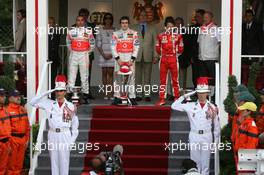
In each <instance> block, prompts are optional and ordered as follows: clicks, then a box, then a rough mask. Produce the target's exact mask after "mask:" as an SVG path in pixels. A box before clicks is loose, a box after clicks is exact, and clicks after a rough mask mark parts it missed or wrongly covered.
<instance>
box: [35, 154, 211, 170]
mask: <svg viewBox="0 0 264 175" xmlns="http://www.w3.org/2000/svg"><path fill="white" fill-rule="evenodd" d="M94 156H96V155H92V154H91V155H90V156H89V158H93V157H94ZM84 157H85V156H84V155H71V157H70V165H71V167H82V165H83V163H84ZM186 158H189V156H169V157H168V159H169V162H170V164H171V165H172V166H173V168H174V169H177V168H181V163H182V161H183V160H184V159H186ZM166 159H167V156H165V157H164V156H154V155H152V156H151V155H150V156H142V155H124V156H122V160H123V161H124V162H128V161H132V162H138V165H135V167H133V168H136V167H139V166H140V165H141V163H143V162H146V163H147V164H149V166H150V168H151V166H152V164H151V162H149V161H150V160H152V161H154V162H156V161H157V162H164V160H166ZM89 160H90V159H89ZM213 160H214V159H213V157H212V158H211V162H212V163H211V164H210V168H211V169H213V168H214V164H213ZM140 162H141V163H140ZM38 166H39V167H49V166H50V158H49V154H42V155H40V156H39V158H38ZM156 168H158V167H156Z"/></svg>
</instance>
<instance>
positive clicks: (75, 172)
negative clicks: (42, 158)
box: [35, 165, 83, 175]
mask: <svg viewBox="0 0 264 175" xmlns="http://www.w3.org/2000/svg"><path fill="white" fill-rule="evenodd" d="M80 166H81V165H80ZM80 166H79V167H70V169H69V175H80V174H82V169H83V167H80ZM35 174H36V175H50V174H51V168H50V166H45V167H38V168H37V169H36V171H35Z"/></svg>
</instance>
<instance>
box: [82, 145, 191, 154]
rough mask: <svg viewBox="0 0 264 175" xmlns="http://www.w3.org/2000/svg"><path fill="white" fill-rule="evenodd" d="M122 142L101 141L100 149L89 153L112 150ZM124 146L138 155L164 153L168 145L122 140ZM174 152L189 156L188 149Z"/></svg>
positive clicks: (128, 152)
mask: <svg viewBox="0 0 264 175" xmlns="http://www.w3.org/2000/svg"><path fill="white" fill-rule="evenodd" d="M118 144H120V142H108V143H107V142H100V146H99V147H100V149H99V150H97V151H88V152H87V154H88V155H89V154H93V155H97V154H99V153H100V152H105V151H112V150H113V147H114V146H115V145H118ZM122 146H123V148H124V154H130V153H133V154H136V155H163V154H164V151H166V150H165V148H166V145H165V144H164V143H156V142H153V143H151V142H150V143H146V142H144V143H142V142H122ZM174 154H176V155H180V156H189V152H188V150H186V151H181V150H178V151H175V152H174Z"/></svg>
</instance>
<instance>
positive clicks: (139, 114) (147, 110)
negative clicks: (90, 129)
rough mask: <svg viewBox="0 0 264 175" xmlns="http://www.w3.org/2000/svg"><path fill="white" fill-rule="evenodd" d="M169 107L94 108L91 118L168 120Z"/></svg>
mask: <svg viewBox="0 0 264 175" xmlns="http://www.w3.org/2000/svg"><path fill="white" fill-rule="evenodd" d="M113 111H114V112H113ZM170 113H171V110H170V107H157V106H136V107H113V106H96V107H94V108H93V118H106V117H107V118H141V119H142V118H161V119H162V118H164V119H168V118H170Z"/></svg>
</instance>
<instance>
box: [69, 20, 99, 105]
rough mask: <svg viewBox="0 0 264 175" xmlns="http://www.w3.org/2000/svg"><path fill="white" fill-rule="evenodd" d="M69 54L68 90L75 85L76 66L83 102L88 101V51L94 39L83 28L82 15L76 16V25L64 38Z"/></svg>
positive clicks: (91, 47) (91, 34) (89, 32)
mask: <svg viewBox="0 0 264 175" xmlns="http://www.w3.org/2000/svg"><path fill="white" fill-rule="evenodd" d="M66 42H67V46H68V49H69V50H70V56H69V66H68V67H69V68H68V69H69V70H68V79H69V80H68V87H69V91H70V92H73V90H72V88H73V87H74V86H75V81H76V76H77V73H78V68H79V70H80V75H81V82H82V93H83V99H84V103H86V104H87V103H88V97H89V81H88V77H89V53H90V52H91V51H92V50H93V49H94V47H95V39H94V36H93V33H92V30H90V29H89V28H85V19H84V17H83V16H78V17H77V18H76V27H73V28H72V29H71V30H70V31H69V32H68V36H67V39H66Z"/></svg>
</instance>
